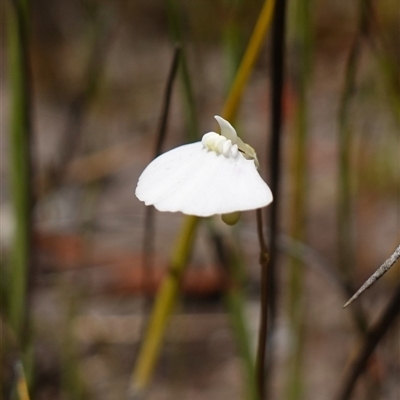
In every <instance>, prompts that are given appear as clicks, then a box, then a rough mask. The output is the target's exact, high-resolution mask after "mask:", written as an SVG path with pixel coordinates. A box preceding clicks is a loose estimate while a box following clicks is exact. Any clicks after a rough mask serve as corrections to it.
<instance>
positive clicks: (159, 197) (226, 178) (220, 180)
mask: <svg viewBox="0 0 400 400" xmlns="http://www.w3.org/2000/svg"><path fill="white" fill-rule="evenodd" d="M136 196H137V197H138V198H139V200H142V201H144V202H145V204H146V205H154V206H155V207H156V208H157V209H158V210H160V211H171V212H175V211H180V212H183V213H184V214H189V215H197V216H199V217H208V216H211V215H214V214H226V213H231V212H235V211H245V210H251V209H255V208H260V207H264V206H266V205H268V204H269V203H271V202H272V193H271V191H270V189H269V187H268V185H267V184H266V183H265V182H264V181H263V180H262V178H261V177H260V175H259V174H258V172H257V169H256V166H255V164H254V160H247V159H246V158H245V157H244V156H243V154H242V153H239V154H238V156H237V157H236V158H233V157H226V156H224V155H223V154H217V153H216V152H214V151H210V150H207V149H206V148H204V146H203V145H202V144H201V143H200V142H198V143H192V144H188V145H184V146H181V147H178V148H176V149H173V150H171V151H169V152H167V153H164V154H162V155H161V156H159V157H158V158H156V159H155V160H154V161H152V162H151V163H150V164H149V166H148V167H147V168H146V169H145V171H144V172H143V174H142V175H141V176H140V178H139V182H138V185H137V189H136Z"/></svg>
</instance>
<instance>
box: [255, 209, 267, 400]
mask: <svg viewBox="0 0 400 400" xmlns="http://www.w3.org/2000/svg"><path fill="white" fill-rule="evenodd" d="M256 213H257V234H258V241H259V244H260V260H259V262H260V266H261V311H260V328H259V333H258V347H257V362H256V374H257V388H258V393H259V397H260V400H262V399H263V398H264V395H265V381H266V379H265V378H266V376H265V365H266V355H267V338H268V263H269V254H268V247H267V245H266V243H265V240H264V234H263V220H262V211H261V209H258V210H257V211H256Z"/></svg>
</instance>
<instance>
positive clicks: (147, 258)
mask: <svg viewBox="0 0 400 400" xmlns="http://www.w3.org/2000/svg"><path fill="white" fill-rule="evenodd" d="M180 55H181V47H180V46H179V45H176V46H175V50H174V56H173V59H172V64H171V68H170V71H169V75H168V79H167V85H166V88H165V93H164V102H163V105H162V112H161V119H160V124H159V126H158V133H157V142H156V146H155V149H154V158H156V157H158V156H159V155H160V154H161V151H162V146H163V144H164V141H165V137H166V132H167V125H168V115H169V110H170V105H171V98H172V91H173V84H174V81H175V78H176V74H177V71H178V66H179V59H180ZM153 250H154V208H153V207H146V215H145V228H144V238H143V291H144V293H151V291H150V290H146V289H147V288H148V287H149V285H151V282H152V269H153V259H152V256H153Z"/></svg>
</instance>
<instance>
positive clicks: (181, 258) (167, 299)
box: [129, 216, 200, 398]
mask: <svg viewBox="0 0 400 400" xmlns="http://www.w3.org/2000/svg"><path fill="white" fill-rule="evenodd" d="M199 221H200V219H199V218H197V217H192V216H191V217H187V218H185V221H184V225H183V229H182V230H181V232H180V235H179V237H178V241H177V243H176V246H175V247H174V250H175V251H174V254H173V256H172V259H171V262H170V267H169V270H168V275H167V277H166V278H165V281H164V282H163V283H162V286H161V288H160V290H159V291H158V293H157V297H156V301H155V304H154V309H153V312H152V315H151V317H150V320H149V326H148V328H147V331H146V335H145V337H144V341H143V343H142V346H141V348H140V351H139V355H138V359H137V362H136V366H135V369H134V371H133V376H132V384H131V387H130V392H129V396H130V397H129V398H134V397H135V396H136V395H137V394H138V393H141V392H142V391H143V390H144V389H145V387H146V386H147V384H148V382H149V380H150V378H151V375H152V372H153V370H154V366H155V363H156V360H157V356H158V354H159V352H160V348H161V343H162V338H163V335H164V332H165V329H166V325H167V322H168V318H169V316H170V314H171V312H172V309H173V306H174V304H175V301H176V298H177V296H178V292H179V290H178V288H179V284H180V281H181V277H182V274H183V272H184V270H185V267H186V265H187V262H188V260H189V256H190V253H191V250H192V247H193V241H194V237H195V231H196V227H197V224H198V222H199Z"/></svg>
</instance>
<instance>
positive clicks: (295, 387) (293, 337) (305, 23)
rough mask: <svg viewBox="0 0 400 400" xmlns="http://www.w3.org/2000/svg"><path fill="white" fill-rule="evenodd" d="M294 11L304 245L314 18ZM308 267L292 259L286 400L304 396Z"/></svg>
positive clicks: (296, 206)
mask: <svg viewBox="0 0 400 400" xmlns="http://www.w3.org/2000/svg"><path fill="white" fill-rule="evenodd" d="M291 5H292V7H291V9H290V11H291V13H290V17H291V24H290V28H291V29H290V32H289V37H290V38H291V40H290V43H291V46H292V50H293V52H292V54H293V57H292V63H291V67H292V68H291V72H292V74H291V76H292V78H293V87H294V91H295V95H296V98H297V104H296V110H295V118H294V124H295V127H294V140H293V141H294V145H293V154H292V168H291V177H292V182H291V186H292V193H293V195H292V202H291V228H290V229H291V237H292V238H293V239H294V240H298V241H300V242H304V240H305V234H306V226H305V222H306V184H307V178H306V173H307V171H306V158H307V156H306V146H307V131H308V124H307V118H308V107H307V93H308V83H309V76H310V67H311V60H310V53H311V18H310V10H311V6H310V0H306V1H302V2H293V3H292V4H291ZM303 291H304V265H303V263H302V262H300V261H299V260H296V259H292V261H291V265H290V272H289V299H288V303H289V310H288V313H289V324H290V344H291V346H290V350H291V353H290V354H289V368H288V369H287V371H288V372H287V384H286V388H287V389H286V390H287V391H286V398H287V399H288V400H297V399H301V398H302V397H303V373H302V371H303V347H304V336H305V333H304V322H303V321H304V311H305V310H304V299H303Z"/></svg>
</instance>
